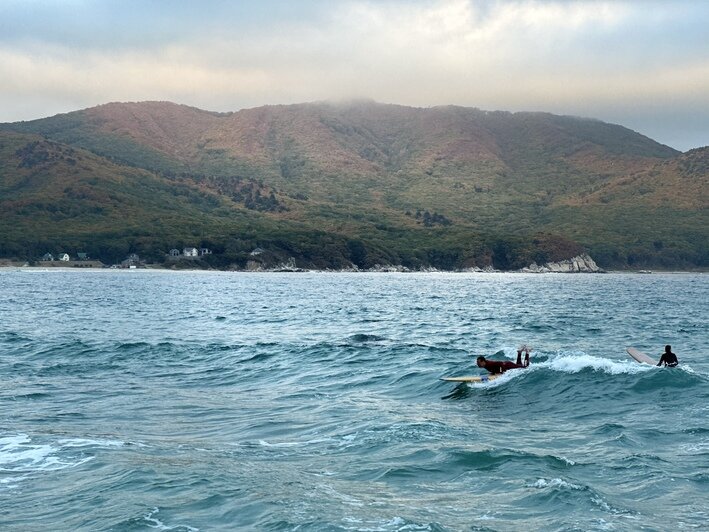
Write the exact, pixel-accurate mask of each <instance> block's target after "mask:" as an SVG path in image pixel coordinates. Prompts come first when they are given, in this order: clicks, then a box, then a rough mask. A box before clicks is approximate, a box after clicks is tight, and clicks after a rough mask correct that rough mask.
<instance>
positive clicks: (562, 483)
mask: <svg viewBox="0 0 709 532" xmlns="http://www.w3.org/2000/svg"><path fill="white" fill-rule="evenodd" d="M530 487H532V488H538V489H544V488H557V489H571V490H582V489H584V487H583V486H579V485H578V484H573V483H571V482H567V481H566V480H563V479H561V478H552V479H549V480H547V479H546V478H540V479H538V480H537V481H536V482H534V483H533V484H531V486H530Z"/></svg>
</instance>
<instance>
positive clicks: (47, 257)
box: [40, 253, 54, 262]
mask: <svg viewBox="0 0 709 532" xmlns="http://www.w3.org/2000/svg"><path fill="white" fill-rule="evenodd" d="M40 260H42V261H44V262H51V261H53V260H54V255H52V254H51V253H45V254H44V255H42V258H41V259H40Z"/></svg>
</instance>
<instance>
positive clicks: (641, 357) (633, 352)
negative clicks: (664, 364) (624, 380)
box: [626, 347, 657, 366]
mask: <svg viewBox="0 0 709 532" xmlns="http://www.w3.org/2000/svg"><path fill="white" fill-rule="evenodd" d="M626 351H627V352H628V354H629V355H630V356H631V357H633V358H634V359H635V360H637V361H638V362H640V363H641V364H650V365H651V366H654V365H655V364H657V362H655V361H654V360H653V359H651V358H650V357H649V356H647V355H646V354H645V353H643V352H642V351H638V350H637V349H635V348H634V347H628V348H626Z"/></svg>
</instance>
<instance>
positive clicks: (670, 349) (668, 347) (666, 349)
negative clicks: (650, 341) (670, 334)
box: [665, 345, 672, 353]
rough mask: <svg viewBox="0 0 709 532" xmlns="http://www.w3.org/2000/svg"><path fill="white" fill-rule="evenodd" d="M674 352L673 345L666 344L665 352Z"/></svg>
mask: <svg viewBox="0 0 709 532" xmlns="http://www.w3.org/2000/svg"><path fill="white" fill-rule="evenodd" d="M671 352H672V346H671V345H666V346H665V353H671Z"/></svg>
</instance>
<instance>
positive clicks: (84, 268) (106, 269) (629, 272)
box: [0, 264, 709, 276]
mask: <svg viewBox="0 0 709 532" xmlns="http://www.w3.org/2000/svg"><path fill="white" fill-rule="evenodd" d="M3 270H14V271H26V272H52V271H55V272H165V273H245V274H264V273H268V274H272V273H293V274H307V273H318V274H341V273H351V274H372V273H376V274H433V275H435V274H468V275H470V274H474V275H490V274H519V275H534V276H538V275H574V276H576V275H581V276H584V275H593V276H596V275H614V274H615V275H619V274H622V275H686V274H705V273H709V270H652V271H648V270H604V271H602V272H530V271H523V270H493V269H485V270H437V269H434V268H427V269H421V270H409V269H398V268H395V267H392V268H378V269H368V270H352V269H346V270H318V269H305V268H299V269H292V270H288V269H283V268H274V269H260V270H247V269H243V270H219V269H204V268H184V269H175V268H163V267H160V266H149V267H143V268H111V267H96V266H45V265H42V266H30V265H27V264H18V265H15V264H0V271H3Z"/></svg>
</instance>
